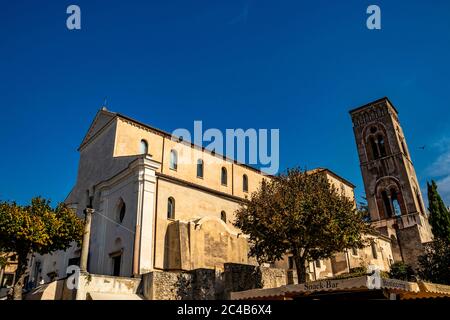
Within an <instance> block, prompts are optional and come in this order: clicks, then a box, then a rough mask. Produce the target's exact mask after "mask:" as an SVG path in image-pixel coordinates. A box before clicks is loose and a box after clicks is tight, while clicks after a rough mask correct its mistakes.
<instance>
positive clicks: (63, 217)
mask: <svg viewBox="0 0 450 320" xmlns="http://www.w3.org/2000/svg"><path fill="white" fill-rule="evenodd" d="M82 236H83V221H82V220H81V219H79V218H78V216H77V215H76V214H75V213H74V212H73V211H72V210H71V209H70V208H68V207H67V206H66V205H65V204H59V205H58V206H57V207H56V208H52V207H51V206H50V201H48V200H45V199H43V198H40V197H38V198H34V199H32V201H31V204H30V205H28V206H20V205H17V204H16V203H14V202H12V203H10V202H0V251H1V252H14V253H16V254H17V257H18V267H17V272H16V279H17V284H18V286H17V288H16V286H15V288H14V290H15V291H17V290H20V293H17V292H15V296H16V294H17V297H18V298H19V299H20V298H21V286H22V285H23V277H24V274H25V271H26V267H27V263H28V256H29V254H31V253H38V254H41V255H42V254H47V253H52V252H54V251H57V250H65V249H67V248H68V247H70V244H71V243H72V242H74V241H75V242H77V243H80V241H81V239H82Z"/></svg>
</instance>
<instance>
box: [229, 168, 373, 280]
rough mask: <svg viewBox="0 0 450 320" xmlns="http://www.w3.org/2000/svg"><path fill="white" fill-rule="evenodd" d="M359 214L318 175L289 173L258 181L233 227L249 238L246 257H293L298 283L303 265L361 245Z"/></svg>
mask: <svg viewBox="0 0 450 320" xmlns="http://www.w3.org/2000/svg"><path fill="white" fill-rule="evenodd" d="M364 215H365V213H364V212H363V211H359V210H357V209H356V206H355V203H354V201H353V199H349V198H348V197H346V196H345V195H343V194H342V193H341V192H339V191H338V190H337V189H336V188H334V187H333V186H332V185H331V184H330V183H329V182H328V179H327V178H326V176H324V175H323V174H320V173H315V174H311V173H309V172H307V171H303V170H300V169H290V170H288V171H287V173H285V174H280V175H279V176H277V177H275V178H273V179H270V180H269V181H267V180H263V182H262V183H261V185H260V187H259V188H258V190H257V191H256V192H254V193H253V194H252V195H251V197H250V199H249V200H248V201H245V202H244V203H243V204H242V205H241V207H240V208H239V209H238V210H237V212H236V220H235V222H234V224H235V226H236V227H238V228H240V229H241V230H242V231H243V232H244V233H245V234H247V235H248V236H249V240H250V244H251V246H250V252H249V255H250V256H254V257H256V258H257V260H258V261H259V262H260V263H262V262H273V261H276V260H280V259H282V258H283V256H284V255H285V254H286V253H290V254H292V256H293V259H294V262H295V265H296V268H297V277H298V281H299V283H304V282H306V263H307V262H308V261H313V260H316V259H326V258H330V257H332V256H333V255H334V254H336V253H337V252H340V251H342V250H344V249H348V248H355V247H356V248H361V247H363V246H364V245H366V243H365V241H364V239H363V236H362V235H363V234H364V233H366V232H369V231H370V230H371V229H370V226H369V223H368V222H367V219H364V218H365V216H364Z"/></svg>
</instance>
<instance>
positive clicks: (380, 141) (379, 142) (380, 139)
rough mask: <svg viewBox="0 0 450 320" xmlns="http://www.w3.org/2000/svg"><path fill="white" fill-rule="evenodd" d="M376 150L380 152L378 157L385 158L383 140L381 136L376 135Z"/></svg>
mask: <svg viewBox="0 0 450 320" xmlns="http://www.w3.org/2000/svg"><path fill="white" fill-rule="evenodd" d="M377 142H378V148H379V150H380V157H385V156H386V146H385V145H384V138H383V136H382V135H378V137H377Z"/></svg>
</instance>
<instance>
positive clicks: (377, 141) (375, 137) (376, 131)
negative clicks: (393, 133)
mask: <svg viewBox="0 0 450 320" xmlns="http://www.w3.org/2000/svg"><path fill="white" fill-rule="evenodd" d="M366 150H367V157H368V159H369V160H377V159H379V158H383V157H386V156H387V155H388V146H387V141H386V136H385V133H384V132H383V130H381V129H380V128H378V127H377V126H372V127H370V130H369V132H368V135H367V138H366Z"/></svg>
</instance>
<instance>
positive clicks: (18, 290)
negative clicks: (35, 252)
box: [12, 251, 28, 300]
mask: <svg viewBox="0 0 450 320" xmlns="http://www.w3.org/2000/svg"><path fill="white" fill-rule="evenodd" d="M17 257H18V260H17V270H16V277H15V283H14V286H13V293H12V298H13V300H22V290H23V285H24V281H25V276H26V271H27V267H28V252H26V251H23V252H17Z"/></svg>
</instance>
